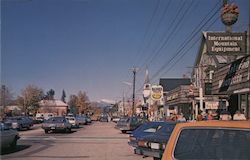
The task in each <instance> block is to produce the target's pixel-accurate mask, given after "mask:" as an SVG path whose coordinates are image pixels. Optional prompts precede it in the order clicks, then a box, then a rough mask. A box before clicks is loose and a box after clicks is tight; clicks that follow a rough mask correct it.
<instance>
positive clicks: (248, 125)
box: [162, 120, 250, 160]
mask: <svg viewBox="0 0 250 160" xmlns="http://www.w3.org/2000/svg"><path fill="white" fill-rule="evenodd" d="M195 127H197V128H199V127H203V128H206V127H208V128H210V127H213V128H219V129H222V128H235V129H250V120H247V121H222V120H220V121H219V120H215V121H195V122H187V123H178V124H177V125H176V126H175V128H174V130H173V132H172V134H171V136H170V138H169V141H168V143H167V146H166V149H165V151H164V154H163V157H162V159H163V160H167V159H171V158H172V157H171V156H172V155H173V148H174V147H173V146H175V143H176V141H177V138H178V136H179V133H180V131H181V130H182V129H183V128H195Z"/></svg>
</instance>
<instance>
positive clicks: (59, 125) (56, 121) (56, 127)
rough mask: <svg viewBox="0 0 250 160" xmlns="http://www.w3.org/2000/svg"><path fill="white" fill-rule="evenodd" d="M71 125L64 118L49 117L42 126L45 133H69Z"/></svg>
mask: <svg viewBox="0 0 250 160" xmlns="http://www.w3.org/2000/svg"><path fill="white" fill-rule="evenodd" d="M71 127H72V125H71V124H70V123H69V121H68V120H67V119H66V118H65V117H51V118H50V119H48V120H46V121H44V122H43V124H42V129H44V132H45V133H48V132H49V131H64V132H71Z"/></svg>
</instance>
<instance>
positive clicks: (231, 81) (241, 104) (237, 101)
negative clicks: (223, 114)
mask: <svg viewBox="0 0 250 160" xmlns="http://www.w3.org/2000/svg"><path fill="white" fill-rule="evenodd" d="M212 93H213V94H216V95H222V94H226V95H228V102H229V107H228V110H229V111H230V112H231V113H232V114H233V113H235V111H236V110H241V111H242V112H243V113H244V114H245V116H246V117H247V118H250V56H249V55H248V56H245V57H242V58H240V59H238V60H236V61H234V62H232V63H230V64H228V65H225V66H223V67H221V68H219V69H218V70H216V71H215V73H214V78H213V82H212Z"/></svg>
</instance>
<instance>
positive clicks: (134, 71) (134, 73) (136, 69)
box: [131, 67, 139, 115]
mask: <svg viewBox="0 0 250 160" xmlns="http://www.w3.org/2000/svg"><path fill="white" fill-rule="evenodd" d="M131 70H132V72H133V105H132V115H134V114H135V113H134V110H135V78H136V72H137V71H138V70H139V68H136V67H133V68H131Z"/></svg>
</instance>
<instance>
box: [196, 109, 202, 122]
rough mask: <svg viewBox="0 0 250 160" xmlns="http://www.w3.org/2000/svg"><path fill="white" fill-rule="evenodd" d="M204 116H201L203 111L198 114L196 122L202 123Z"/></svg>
mask: <svg viewBox="0 0 250 160" xmlns="http://www.w3.org/2000/svg"><path fill="white" fill-rule="evenodd" d="M202 120H203V116H202V115H201V111H199V112H198V115H197V116H196V121H202Z"/></svg>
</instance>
